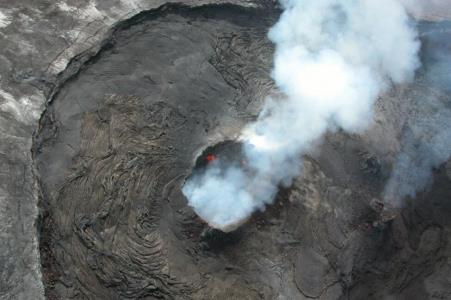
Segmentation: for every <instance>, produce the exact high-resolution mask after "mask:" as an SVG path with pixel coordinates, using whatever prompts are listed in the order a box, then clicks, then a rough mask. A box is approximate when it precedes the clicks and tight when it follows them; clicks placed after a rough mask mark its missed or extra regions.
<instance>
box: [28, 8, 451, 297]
mask: <svg viewBox="0 0 451 300" xmlns="http://www.w3.org/2000/svg"><path fill="white" fill-rule="evenodd" d="M279 14H280V10H279V9H278V8H277V7H273V6H271V5H268V7H266V8H244V7H240V6H234V5H207V6H202V7H198V8H190V7H185V6H183V5H165V6H163V7H161V8H159V9H157V10H152V11H148V12H144V13H142V14H140V15H138V16H136V17H133V18H132V19H130V20H127V21H125V22H123V23H120V24H119V25H118V26H117V27H116V28H115V29H114V30H113V31H112V32H111V35H110V37H109V38H108V39H107V40H105V41H104V44H103V46H102V47H101V50H100V51H99V52H98V53H92V52H89V51H88V52H86V53H84V54H83V55H81V56H79V57H77V58H76V59H74V60H73V61H72V63H71V65H70V66H69V67H68V69H67V70H66V71H65V72H64V74H62V75H61V80H60V84H59V85H58V86H57V87H55V89H54V91H53V93H52V96H51V97H50V99H49V103H48V106H47V109H46V111H45V113H44V114H43V116H42V118H41V120H40V126H39V129H38V131H37V132H36V134H35V139H34V146H33V157H34V161H35V165H36V170H37V176H38V178H39V183H40V189H41V198H40V207H41V211H42V213H41V218H40V250H41V260H42V268H43V276H44V278H43V279H44V283H45V285H46V295H47V297H48V298H49V299H161V298H162V299H308V298H315V299H363V298H367V299H382V298H384V297H387V296H392V297H396V299H422V298H421V297H422V296H423V295H426V294H430V292H431V291H433V292H434V293H435V295H437V298H438V299H446V298H447V297H448V296H449V295H450V294H449V291H450V290H451V287H450V281H446V280H442V279H441V278H440V276H441V275H440V274H447V275H445V276H449V274H450V270H449V268H450V265H449V257H450V254H451V248H450V246H449V243H448V240H449V238H450V232H451V230H450V229H451V223H450V219H449V218H448V217H447V216H449V214H450V213H451V202H450V201H449V199H450V196H451V188H450V187H451V185H450V183H451V182H450V178H449V175H447V172H446V167H445V166H442V167H440V168H438V169H437V170H435V175H434V176H435V183H434V185H433V186H432V187H431V188H430V189H428V190H427V191H425V192H423V193H420V195H418V197H417V199H415V201H407V205H406V207H404V208H403V211H402V213H401V214H400V215H399V216H398V217H397V218H395V219H394V220H392V221H390V222H388V223H386V224H384V225H383V226H380V227H372V226H371V225H370V226H368V224H372V222H373V221H374V220H375V219H376V218H377V215H376V214H375V212H374V211H373V209H372V208H371V206H370V201H371V199H373V198H377V197H380V194H381V192H382V189H383V186H384V182H385V181H386V179H387V176H388V174H389V172H390V168H391V164H392V162H393V156H394V151H393V148H395V147H394V146H393V145H394V144H396V141H397V136H398V135H399V133H400V132H401V131H402V130H403V128H405V127H403V126H400V125H399V124H398V123H397V122H398V121H399V118H398V117H399V116H400V115H401V114H403V113H404V111H403V109H402V105H403V104H398V103H399V99H415V97H419V94H421V93H420V92H419V91H420V90H421V89H422V88H424V85H423V86H422V84H421V82H416V84H415V85H411V86H405V87H396V88H394V89H393V90H392V91H390V92H389V93H387V94H386V95H383V97H381V98H380V99H379V101H378V103H377V107H376V119H378V120H379V121H380V122H379V123H377V124H376V125H375V127H374V128H372V129H371V130H369V131H368V132H366V133H365V134H363V135H361V136H357V135H350V134H346V133H344V132H341V131H338V132H336V133H330V134H328V135H327V136H326V137H325V138H324V139H323V141H322V142H321V144H320V145H318V146H317V147H316V148H315V149H314V150H312V152H311V153H310V154H309V155H308V156H307V157H306V158H305V161H304V164H303V166H302V170H303V171H302V175H301V176H300V177H298V178H296V179H295V180H294V181H293V183H292V185H291V187H289V188H286V189H282V190H281V191H280V192H279V194H278V196H277V199H276V201H275V203H274V204H273V205H272V206H269V207H267V209H266V210H265V211H262V212H257V213H255V214H254V215H253V216H252V217H251V219H250V220H249V221H248V222H246V223H245V224H243V225H242V226H241V227H240V228H238V229H237V230H236V231H234V232H231V233H223V232H220V231H217V230H215V229H211V228H209V226H208V225H207V224H206V223H205V222H204V221H202V220H201V219H200V218H199V217H197V216H196V214H195V213H194V211H193V210H192V209H191V208H190V207H189V206H188V204H187V200H186V199H185V197H184V196H183V194H182V192H181V187H182V185H183V183H184V182H185V180H186V178H188V176H190V174H192V173H193V172H196V170H201V169H202V168H205V166H206V165H207V164H208V159H207V156H208V155H210V154H213V155H215V156H218V157H221V154H222V155H224V154H225V153H229V152H230V151H231V152H230V153H232V155H233V154H234V153H235V152H236V150H237V149H239V148H240V147H239V143H235V142H230V141H234V140H235V138H236V137H237V135H238V134H239V133H240V130H241V129H242V128H243V127H244V126H245V125H246V124H248V123H249V122H251V121H252V120H255V119H256V117H257V115H258V113H259V111H260V108H261V107H262V104H263V101H264V99H265V97H266V96H267V95H268V94H270V93H271V92H272V91H273V89H274V83H273V81H272V79H271V75H270V71H271V66H272V57H273V52H274V46H273V45H272V44H271V42H270V41H269V40H268V38H267V31H268V28H269V27H270V26H272V25H273V24H274V23H275V22H276V20H277V18H278V16H279ZM422 26H423V27H421V26H420V30H422V28H423V29H424V31H423V33H424V36H423V37H422V38H427V36H428V34H434V31H431V30H429V29H428V28H429V27H428V26H429V24H427V23H425V24H423V25H422ZM442 27H443V28H450V25H449V24H442ZM438 31H439V32H440V34H444V33H443V30H438ZM431 32H432V33H431ZM447 32H448V37H449V32H450V31H447ZM420 96H421V95H420ZM412 101H413V100H412ZM387 119H388V120H394V121H392V124H390V125H392V126H387V123H385V124H382V123H383V120H387ZM387 128H389V129H387ZM387 130H391V131H390V132H387ZM381 131H384V137H381V134H380V132H381ZM212 145H213V146H212ZM228 151H229V152H228ZM300 167H301V166H300ZM448 173H449V172H448ZM431 274H432V275H431ZM440 297H441V298H440Z"/></svg>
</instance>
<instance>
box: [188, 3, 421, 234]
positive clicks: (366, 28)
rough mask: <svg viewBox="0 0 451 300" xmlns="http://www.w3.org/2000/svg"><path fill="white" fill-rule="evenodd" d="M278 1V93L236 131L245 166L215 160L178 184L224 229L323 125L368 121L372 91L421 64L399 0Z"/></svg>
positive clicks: (269, 190)
mask: <svg viewBox="0 0 451 300" xmlns="http://www.w3.org/2000/svg"><path fill="white" fill-rule="evenodd" d="M281 4H282V7H283V9H284V12H283V14H282V16H281V17H280V20H279V21H278V23H277V24H276V25H275V26H274V27H273V28H272V29H271V30H270V32H269V38H270V39H271V40H272V41H273V42H274V43H275V45H276V51H275V57H274V69H273V78H274V80H275V83H276V85H277V87H278V89H279V90H280V92H282V93H283V95H284V97H283V99H271V98H270V97H268V100H267V102H266V104H265V106H264V108H263V110H262V112H261V114H260V116H259V118H258V120H257V121H256V122H255V123H253V124H250V125H249V126H247V128H245V130H244V131H243V133H242V136H241V139H240V140H241V142H242V143H243V145H244V149H245V151H244V152H245V159H246V162H247V163H246V166H245V167H244V166H241V165H233V166H226V167H223V166H221V163H217V164H213V165H212V166H210V167H209V168H208V170H207V171H206V172H205V173H203V174H200V175H197V176H193V177H191V178H189V179H188V180H187V182H186V183H185V185H184V187H183V189H182V191H183V193H184V194H185V196H186V197H187V198H188V201H189V204H190V205H191V206H192V207H193V208H194V210H195V212H196V213H197V214H198V215H199V216H200V217H201V218H202V219H204V220H205V221H207V222H208V223H209V224H210V225H211V226H213V227H215V228H219V229H222V230H224V231H227V230H230V229H233V228H235V227H236V225H237V224H240V223H241V222H243V221H244V220H246V218H247V217H249V216H250V215H251V214H252V212H253V211H255V210H257V209H264V207H265V205H266V204H268V203H271V202H272V201H273V198H274V196H275V194H276V192H277V190H278V187H279V186H280V185H285V186H286V185H289V184H290V183H291V180H292V178H293V177H294V176H297V175H299V173H300V171H301V163H302V161H301V159H302V155H303V154H305V153H306V152H307V151H309V149H311V147H312V146H313V145H314V143H315V142H317V141H318V140H319V139H320V138H321V137H322V136H323V135H324V133H325V132H326V131H328V130H336V129H337V128H342V129H344V130H346V131H349V132H359V131H361V130H363V129H365V127H366V126H367V125H368V124H369V122H371V120H372V107H373V103H374V101H375V99H376V98H377V96H378V94H380V93H381V92H383V91H384V90H386V89H387V88H389V86H390V85H391V84H392V83H395V84H396V83H402V82H404V81H407V80H411V79H412V78H413V76H414V72H415V70H416V69H417V68H418V66H419V60H418V58H417V54H418V50H419V42H418V39H417V34H416V31H415V29H414V28H413V27H412V26H411V25H410V23H409V18H408V16H407V14H406V12H405V10H404V8H403V6H402V5H401V4H399V3H398V2H397V1H396V0H365V1H361V0H282V1H281Z"/></svg>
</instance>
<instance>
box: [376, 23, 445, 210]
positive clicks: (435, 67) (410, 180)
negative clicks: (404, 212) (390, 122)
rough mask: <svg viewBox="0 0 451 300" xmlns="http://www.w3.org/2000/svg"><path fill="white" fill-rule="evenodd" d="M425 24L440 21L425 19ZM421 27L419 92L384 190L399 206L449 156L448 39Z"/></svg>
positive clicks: (413, 103) (413, 101)
mask: <svg viewBox="0 0 451 300" xmlns="http://www.w3.org/2000/svg"><path fill="white" fill-rule="evenodd" d="M425 26H430V27H435V26H440V25H437V24H433V23H428V24H426V25H425ZM425 29H426V32H427V34H426V35H425V36H423V41H424V43H423V48H422V57H423V61H424V65H423V68H422V69H421V70H420V72H419V73H420V75H419V76H418V77H419V78H418V80H417V83H416V84H417V85H418V86H419V88H421V91H422V93H421V96H418V95H412V98H413V100H412V102H411V103H410V105H409V107H410V112H409V117H408V119H407V122H406V124H405V125H404V129H403V135H402V139H401V150H400V152H399V153H398V155H397V157H396V161H395V164H394V167H393V171H392V174H391V177H390V179H389V181H388V183H387V185H386V188H385V191H384V198H385V201H387V202H391V203H392V204H394V205H395V206H400V205H401V204H402V202H401V200H402V199H403V198H405V197H406V196H410V197H415V195H416V193H417V191H420V190H422V189H424V188H425V187H426V186H427V185H429V184H430V183H431V181H432V169H433V168H435V167H438V166H439V165H440V164H442V163H443V162H445V161H446V160H448V159H449V158H450V156H451V102H450V98H449V92H450V91H451V88H450V87H451V77H450V74H451V55H450V53H451V41H450V40H449V33H448V32H444V31H443V30H439V31H437V30H428V28H425ZM432 29H434V28H432ZM435 29H436V28H435Z"/></svg>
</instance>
